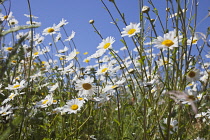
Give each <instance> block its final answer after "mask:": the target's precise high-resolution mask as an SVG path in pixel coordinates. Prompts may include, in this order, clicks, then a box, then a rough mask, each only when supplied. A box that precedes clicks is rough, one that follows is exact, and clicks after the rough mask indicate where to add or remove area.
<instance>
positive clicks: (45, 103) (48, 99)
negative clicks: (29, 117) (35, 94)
mask: <svg viewBox="0 0 210 140" xmlns="http://www.w3.org/2000/svg"><path fill="white" fill-rule="evenodd" d="M51 104H53V95H52V94H48V95H47V96H46V97H45V98H44V99H42V100H41V101H39V102H37V103H36V106H35V107H41V108H45V107H48V106H50V105H51Z"/></svg>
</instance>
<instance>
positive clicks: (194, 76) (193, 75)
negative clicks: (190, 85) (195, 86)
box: [186, 69, 200, 82]
mask: <svg viewBox="0 0 210 140" xmlns="http://www.w3.org/2000/svg"><path fill="white" fill-rule="evenodd" d="M186 77H187V80H188V81H190V82H192V81H197V80H199V79H200V71H199V69H192V70H190V71H189V72H188V73H187V75H186Z"/></svg>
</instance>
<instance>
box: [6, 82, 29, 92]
mask: <svg viewBox="0 0 210 140" xmlns="http://www.w3.org/2000/svg"><path fill="white" fill-rule="evenodd" d="M25 87H26V81H25V80H22V81H21V82H20V83H19V82H16V83H15V84H13V85H8V87H6V88H5V89H8V90H17V89H19V90H21V89H23V88H25Z"/></svg>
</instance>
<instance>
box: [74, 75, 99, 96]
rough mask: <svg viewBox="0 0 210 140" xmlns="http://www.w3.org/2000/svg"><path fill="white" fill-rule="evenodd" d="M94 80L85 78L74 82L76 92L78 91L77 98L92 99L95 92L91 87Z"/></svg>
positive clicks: (94, 88)
mask: <svg viewBox="0 0 210 140" xmlns="http://www.w3.org/2000/svg"><path fill="white" fill-rule="evenodd" d="M93 81H94V78H91V77H87V78H86V79H81V80H77V81H76V85H75V86H76V88H75V89H76V90H79V93H78V96H79V97H87V98H92V96H93V95H94V94H95V92H96V87H95V86H94V85H93Z"/></svg>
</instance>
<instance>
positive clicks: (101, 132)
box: [0, 0, 210, 140]
mask: <svg viewBox="0 0 210 140" xmlns="http://www.w3.org/2000/svg"><path fill="white" fill-rule="evenodd" d="M27 2H28V7H29V11H30V14H29V15H28V16H29V19H30V21H29V25H23V26H19V25H18V24H17V20H16V19H15V17H14V16H13V15H12V14H11V11H9V9H7V7H4V2H3V1H2V2H1V5H2V6H3V7H4V10H3V11H2V15H1V17H0V18H1V22H0V24H1V31H0V49H1V51H0V78H1V81H0V93H1V94H0V101H1V108H0V114H1V117H0V121H1V123H0V132H1V137H0V139H2V140H3V139H11V140H18V139H36V140H39V139H40V140H41V139H42V140H51V139H53V140H60V139H61V140H64V139H66V140H71V139H72V140H74V139H81V140H84V139H98V140H118V139H131V140H134V139H135V140H150V139H151V140H156V139H157V140H158V139H160V140H169V139H174V140H175V139H176V140H178V139H185V140H191V139H193V140H194V139H196V140H201V139H206V140H208V138H209V137H210V135H209V125H210V122H209V117H210V108H209V105H210V104H209V93H210V84H209V81H210V80H209V79H210V75H209V74H210V71H209V67H210V65H209V58H210V53H209V39H208V38H209V37H208V36H209V33H210V32H209V28H208V27H206V29H207V30H206V32H204V33H201V32H197V24H198V21H197V13H198V11H197V9H198V8H197V7H198V6H199V3H198V2H197V0H192V1H187V0H183V1H180V0H176V1H173V0H166V1H164V2H165V4H166V5H164V6H165V7H164V8H166V11H165V13H164V14H165V15H160V13H159V11H158V10H159V9H158V7H156V5H154V3H153V1H152V0H148V1H147V3H148V5H147V6H145V5H144V4H145V2H144V1H142V0H139V1H136V3H137V5H139V17H136V18H137V19H139V23H132V21H128V20H127V19H126V13H123V11H121V9H120V8H119V7H118V4H117V3H118V1H115V0H109V1H103V0H101V4H102V6H103V7H104V8H105V11H106V12H107V14H108V15H110V19H112V20H113V21H112V23H113V24H114V25H115V26H116V29H117V30H118V31H119V33H120V35H119V36H118V37H111V36H110V37H107V38H106V37H105V38H104V37H103V34H102V33H100V32H99V30H100V29H98V28H97V23H94V20H90V26H92V27H93V30H94V31H95V32H96V33H97V34H98V35H99V37H101V39H102V42H98V43H99V46H98V47H97V48H96V50H97V51H96V52H95V53H94V54H90V55H89V54H88V57H86V58H85V59H83V60H82V57H81V54H78V51H79V50H77V48H76V45H75V44H76V43H75V42H74V35H75V34H74V32H72V33H68V32H67V30H66V29H65V25H66V24H68V22H67V21H66V20H64V19H62V21H61V22H60V23H59V24H57V25H52V26H50V27H49V28H46V29H44V30H43V32H42V33H37V32H36V28H37V27H39V26H40V24H39V23H37V22H35V20H34V18H36V17H33V16H32V15H33V13H32V12H31V8H30V1H29V0H28V1H27ZM108 3H109V4H108ZM110 3H111V4H113V7H114V8H115V10H116V11H117V14H118V16H119V17H120V18H121V19H119V20H116V18H115V17H114V15H113V14H112V12H111V10H110V8H109V6H108V5H110ZM161 8H163V7H161ZM163 16H164V17H165V18H164V20H163V18H162V17H163ZM152 17H153V18H154V19H153V18H152ZM204 20H205V19H204ZM61 32H62V33H63V34H62V35H63V36H65V38H67V39H64V38H63V37H60V35H59V33H61ZM70 34H71V35H70ZM46 36H51V38H52V39H51V40H44V37H46ZM115 38H120V39H119V40H115ZM49 42H52V43H50V44H49V45H46V44H47V43H49ZM116 42H121V43H122V46H124V47H123V48H120V49H117V48H116V47H115V43H116ZM58 44H59V47H58ZM61 45H62V46H63V48H64V49H63V50H62V49H60V48H61V47H60V46H61ZM65 46H66V47H65Z"/></svg>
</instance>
